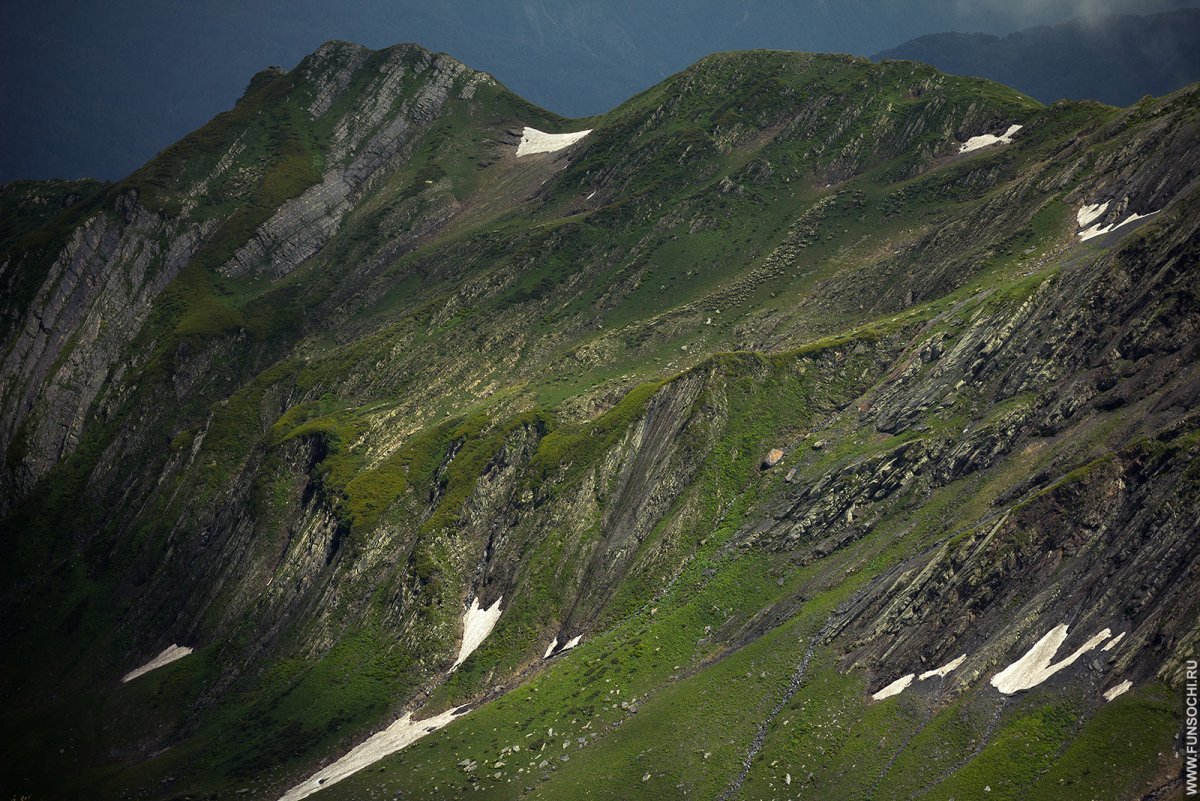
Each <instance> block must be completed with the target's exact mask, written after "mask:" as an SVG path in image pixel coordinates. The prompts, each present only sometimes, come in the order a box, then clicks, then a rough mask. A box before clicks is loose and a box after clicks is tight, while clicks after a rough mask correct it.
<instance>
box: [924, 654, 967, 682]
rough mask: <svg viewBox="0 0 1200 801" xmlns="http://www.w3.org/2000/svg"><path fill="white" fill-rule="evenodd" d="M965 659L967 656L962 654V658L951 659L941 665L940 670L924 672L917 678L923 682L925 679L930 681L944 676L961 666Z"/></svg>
mask: <svg viewBox="0 0 1200 801" xmlns="http://www.w3.org/2000/svg"><path fill="white" fill-rule="evenodd" d="M966 658H967V655H966V654H963V655H962V656H960V657H958V658H957V659H951V660H950V661H949V662H947V663H946V664H944V665H942V666H941V667H940V668H934V669H933V670H927V671H925V672H924V673H922V674H921V675H920V676H918V678H919V679H920V680H921V681H925V679H931V678H933V677H934V676H945V675H946V674H947V673H949V672H950V671H952V670H954V669H955V668H956V667H958V666H959V665H961V664H962V663H963V660H965V659H966Z"/></svg>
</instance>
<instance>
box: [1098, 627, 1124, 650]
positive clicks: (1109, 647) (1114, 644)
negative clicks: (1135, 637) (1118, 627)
mask: <svg viewBox="0 0 1200 801" xmlns="http://www.w3.org/2000/svg"><path fill="white" fill-rule="evenodd" d="M1123 639H1125V632H1123V631H1122V632H1121V633H1120V634H1118V635H1117V636H1116V637H1113V638H1112V639H1111V640H1109V641H1108V642H1107V643H1105V644H1104V647H1103V648H1101V649H1100V650H1101V651H1111V650H1112V649H1114V648H1116V647H1117V643H1119V642H1120V641H1121V640H1123Z"/></svg>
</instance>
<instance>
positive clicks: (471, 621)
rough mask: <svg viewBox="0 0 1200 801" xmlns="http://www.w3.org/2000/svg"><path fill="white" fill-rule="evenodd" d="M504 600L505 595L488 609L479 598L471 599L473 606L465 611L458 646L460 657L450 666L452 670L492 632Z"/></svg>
mask: <svg viewBox="0 0 1200 801" xmlns="http://www.w3.org/2000/svg"><path fill="white" fill-rule="evenodd" d="M502 600H504V597H503V596H501V597H499V598H497V599H496V602H495V603H494V604H492V605H491V606H490V607H488V608H487V609H481V608H480V607H479V598H478V597H475V598H472V599H471V608H470V609H468V610H467V611H466V612H464V613H463V639H462V645H461V646H459V648H458V659H455V660H454V664H453V665H451V666H450V670H451V671H454V670H455V669H456V668H457V667H458V666H459V665H461V664H462V663H463V662H464V661H466V658H467V657H468V656H470V655H471V654H472V653H473V652H474V651H475V649H476V648H478V647H479V646H480V645H481V644H482V643H483V641H484V640H486V639H487V636H488V635H489V634H491V633H492V629H494V628H495V627H496V621H497V620H499V619H500V612H501V611H502V610H501V609H500V602H501V601H502Z"/></svg>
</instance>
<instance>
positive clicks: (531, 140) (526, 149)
mask: <svg viewBox="0 0 1200 801" xmlns="http://www.w3.org/2000/svg"><path fill="white" fill-rule="evenodd" d="M591 132H592V129H591V128H588V129H587V130H586V131H576V132H575V133H563V134H551V133H546V132H545V131H539V130H538V129H537V128H530V127H529V126H525V130H523V131H522V132H521V144H519V145H517V156H528V155H530V154H531V153H554V152H555V151H558V150H562V149H563V148H565V147H570V146H571V145H573V144H575V143H576V142H578V141H579V140H580V139H582V138H583V137H585V136H587V135H588V134H590V133H591Z"/></svg>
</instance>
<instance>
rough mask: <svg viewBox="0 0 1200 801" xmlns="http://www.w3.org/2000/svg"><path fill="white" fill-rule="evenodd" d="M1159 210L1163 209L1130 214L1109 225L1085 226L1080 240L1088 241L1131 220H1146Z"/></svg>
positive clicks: (1080, 233)
mask: <svg viewBox="0 0 1200 801" xmlns="http://www.w3.org/2000/svg"><path fill="white" fill-rule="evenodd" d="M1159 211H1162V209H1159V210H1157V211H1148V212H1146V213H1145V214H1130V215H1129V216H1128V217H1126V218H1125V219H1123V220H1121V221H1120V222H1119V223H1110V224H1108V225H1100V224H1096V225H1093V226H1092V227H1091V228H1085V229H1084V230H1082V231H1080V232H1079V241H1080V242H1086V241H1088V240H1089V239H1092V238H1094V237H1097V236H1102V235H1104V234H1107V233H1109V232H1110V231H1115V230H1117V229H1118V228H1120V227H1122V226H1125V225H1129V224H1130V223H1131V222H1137V221H1138V220H1144V219H1146V218H1147V217H1153V216H1154V215H1155V214H1158V212H1159Z"/></svg>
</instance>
